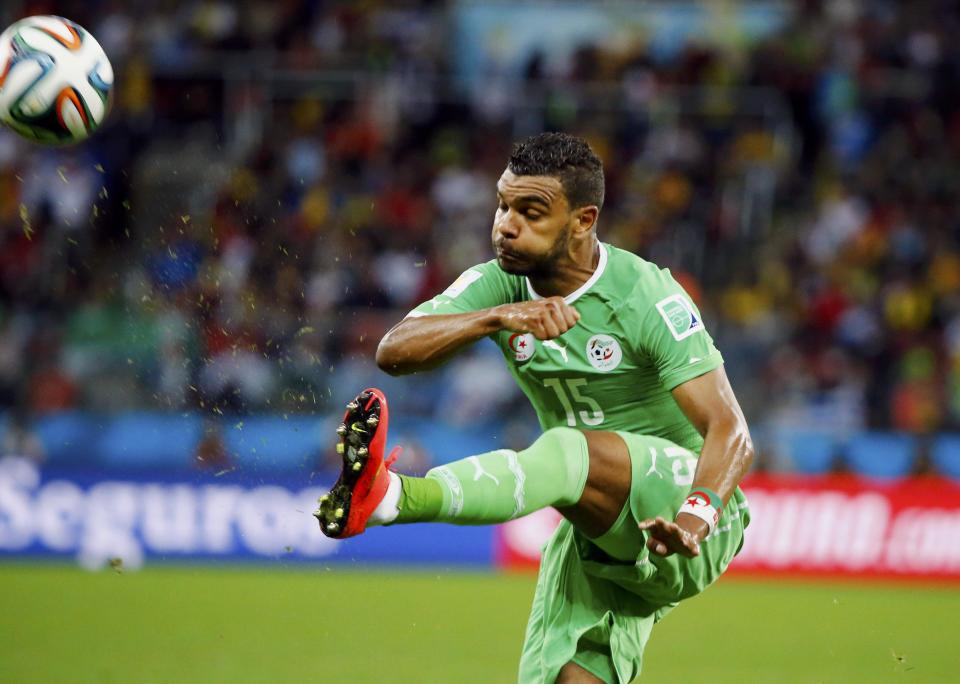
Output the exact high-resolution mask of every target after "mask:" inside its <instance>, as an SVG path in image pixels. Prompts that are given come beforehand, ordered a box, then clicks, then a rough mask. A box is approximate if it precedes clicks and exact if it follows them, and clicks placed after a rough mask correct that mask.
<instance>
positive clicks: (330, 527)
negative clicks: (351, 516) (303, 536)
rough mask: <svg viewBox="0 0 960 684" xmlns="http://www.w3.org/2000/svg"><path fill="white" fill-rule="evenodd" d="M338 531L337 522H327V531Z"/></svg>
mask: <svg viewBox="0 0 960 684" xmlns="http://www.w3.org/2000/svg"><path fill="white" fill-rule="evenodd" d="M339 531H340V526H339V525H338V524H337V523H335V522H332V523H327V532H339Z"/></svg>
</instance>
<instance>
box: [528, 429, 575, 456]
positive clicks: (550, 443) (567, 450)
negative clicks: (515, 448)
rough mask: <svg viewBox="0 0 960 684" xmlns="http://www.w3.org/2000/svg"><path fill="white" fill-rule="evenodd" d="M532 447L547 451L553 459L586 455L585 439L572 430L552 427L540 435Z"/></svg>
mask: <svg viewBox="0 0 960 684" xmlns="http://www.w3.org/2000/svg"><path fill="white" fill-rule="evenodd" d="M532 447H537V448H540V449H543V450H544V451H549V452H550V453H551V454H553V455H554V456H555V457H556V456H557V455H559V456H561V457H564V458H566V457H568V456H571V457H573V458H580V457H581V456H583V455H585V454H586V453H587V438H586V437H584V436H583V433H582V432H580V431H579V430H575V429H574V428H568V427H554V428H550V429H549V430H547V431H546V432H544V433H543V434H542V435H540V436H539V437H538V438H537V440H536V441H535V442H534V443H533V445H531V448H532Z"/></svg>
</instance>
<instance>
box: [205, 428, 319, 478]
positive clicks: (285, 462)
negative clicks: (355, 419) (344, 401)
mask: <svg viewBox="0 0 960 684" xmlns="http://www.w3.org/2000/svg"><path fill="white" fill-rule="evenodd" d="M223 439H224V444H225V445H226V448H227V452H228V453H229V454H230V457H231V458H232V459H233V461H234V463H236V465H237V467H239V468H241V469H244V470H261V471H263V470H269V471H275V472H289V471H296V470H303V471H307V470H310V469H311V468H313V467H314V466H315V465H316V464H317V462H318V460H319V457H320V454H321V453H322V452H323V450H324V448H325V447H332V446H333V444H334V443H335V442H336V434H335V433H334V420H333V419H332V418H328V419H326V420H319V419H318V418H317V417H316V416H288V417H287V418H283V417H282V416H269V417H267V416H264V417H257V418H249V419H239V420H236V421H231V422H229V423H225V424H224V428H223Z"/></svg>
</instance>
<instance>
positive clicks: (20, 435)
mask: <svg viewBox="0 0 960 684" xmlns="http://www.w3.org/2000/svg"><path fill="white" fill-rule="evenodd" d="M30 422H31V421H30V418H29V417H28V415H27V413H26V412H25V411H23V410H21V409H14V410H13V411H11V412H10V415H9V417H8V418H7V425H6V431H5V432H4V433H3V439H2V440H0V458H4V457H8V456H13V457H18V458H25V459H28V460H30V461H32V462H34V463H35V464H37V465H41V464H42V463H43V462H44V460H45V459H46V452H45V451H44V449H43V443H42V442H41V441H40V438H39V437H37V435H36V433H35V432H34V431H33V429H32V426H31V425H30Z"/></svg>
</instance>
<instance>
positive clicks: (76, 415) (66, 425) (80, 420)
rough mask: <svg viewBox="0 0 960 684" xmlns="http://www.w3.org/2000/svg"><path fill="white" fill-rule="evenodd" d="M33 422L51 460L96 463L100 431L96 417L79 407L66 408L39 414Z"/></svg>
mask: <svg viewBox="0 0 960 684" xmlns="http://www.w3.org/2000/svg"><path fill="white" fill-rule="evenodd" d="M33 426H34V429H35V431H36V434H37V437H38V438H39V439H40V443H41V444H43V450H44V453H45V454H46V462H47V464H49V465H53V466H83V465H90V464H92V463H93V461H94V458H95V454H96V441H97V437H98V434H99V431H100V426H99V425H98V424H97V421H96V419H95V418H94V417H92V416H90V415H89V414H86V413H81V412H79V411H63V412H60V413H52V414H49V415H46V416H43V417H42V418H38V419H37V420H36V421H35V422H34V424H33Z"/></svg>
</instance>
